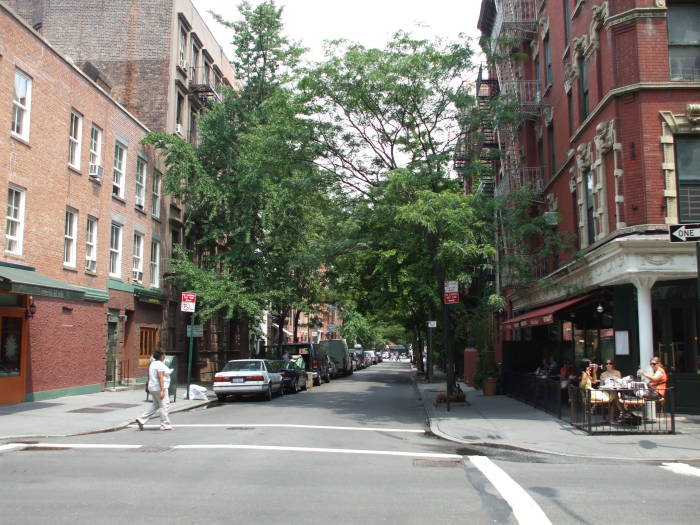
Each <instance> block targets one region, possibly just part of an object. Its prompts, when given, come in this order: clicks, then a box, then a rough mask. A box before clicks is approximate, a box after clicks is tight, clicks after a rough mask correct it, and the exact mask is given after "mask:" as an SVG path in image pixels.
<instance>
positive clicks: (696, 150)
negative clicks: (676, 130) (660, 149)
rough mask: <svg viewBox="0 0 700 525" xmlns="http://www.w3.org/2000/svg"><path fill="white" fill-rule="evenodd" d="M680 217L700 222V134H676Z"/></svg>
mask: <svg viewBox="0 0 700 525" xmlns="http://www.w3.org/2000/svg"><path fill="white" fill-rule="evenodd" d="M675 142H676V171H677V173H678V218H679V220H680V222H700V135H686V136H676V140H675Z"/></svg>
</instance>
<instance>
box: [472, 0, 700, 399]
mask: <svg viewBox="0 0 700 525" xmlns="http://www.w3.org/2000/svg"><path fill="white" fill-rule="evenodd" d="M479 28H480V30H481V32H482V35H483V36H485V37H487V40H486V41H485V42H486V44H485V45H487V46H489V48H490V51H494V52H496V53H500V54H507V53H509V52H512V51H513V50H515V51H517V52H518V53H519V55H520V57H521V58H522V57H526V58H525V59H524V60H523V59H510V60H503V61H496V62H494V64H492V66H491V68H490V70H491V78H489V81H490V82H491V84H493V85H494V86H495V87H494V88H493V89H488V88H490V87H491V86H490V85H485V88H487V89H485V90H483V91H484V93H483V96H499V97H509V99H510V100H512V101H515V102H516V103H517V104H518V106H519V108H520V110H521V113H522V116H523V117H522V119H521V121H520V122H519V124H517V125H513V126H500V127H498V129H497V130H496V131H497V135H498V147H499V149H500V151H501V157H500V162H499V166H498V171H497V173H496V175H495V177H494V180H493V181H492V182H493V188H494V191H495V193H496V194H499V195H506V194H508V192H510V191H513V190H514V189H516V188H518V187H522V186H523V185H529V186H530V187H531V188H533V190H534V193H535V198H534V202H533V210H534V213H537V214H549V215H548V216H549V217H551V219H552V221H551V222H552V228H554V229H555V230H556V231H557V233H559V234H560V235H568V236H569V237H570V238H571V239H572V240H571V242H570V248H569V249H568V250H565V251H563V252H562V253H559V254H557V256H556V257H554V258H552V257H550V258H549V259H548V260H545V261H542V262H541V264H540V266H539V268H538V273H537V282H523V281H522V280H519V279H518V276H517V275H514V274H513V273H512V272H511V271H509V269H508V268H503V267H502V268H501V275H500V284H501V286H502V291H503V293H504V295H506V297H507V298H508V304H509V308H508V313H507V316H506V317H507V318H506V319H505V320H504V322H503V324H502V328H503V330H502V332H501V337H502V339H503V341H504V343H503V362H504V366H513V367H521V368H523V367H531V368H532V369H533V370H534V368H535V366H536V364H537V363H538V362H539V360H540V359H541V358H542V357H547V356H548V355H550V354H551V355H555V356H556V357H557V358H558V359H559V360H560V361H561V360H562V359H571V360H573V361H576V362H580V361H581V360H583V359H584V358H594V359H601V360H602V359H615V360H616V361H617V364H618V368H620V369H621V370H622V371H623V373H625V374H631V373H634V372H636V370H637V368H639V367H642V368H646V367H647V366H648V363H649V359H650V358H651V357H652V356H654V355H658V356H660V357H662V358H663V359H664V361H665V362H666V364H667V368H668V369H669V370H670V371H671V374H672V377H673V382H674V386H675V387H676V399H677V403H678V408H679V409H680V410H687V411H699V410H700V404H699V403H698V401H697V398H698V396H697V393H698V391H700V381H698V380H699V379H700V376H698V333H699V332H698V326H699V323H698V292H697V264H696V253H695V252H696V249H695V248H696V247H695V246H694V245H693V243H681V242H679V243H670V242H669V225H672V224H678V223H693V222H698V221H700V171H699V170H700V4H698V3H697V2H694V1H684V0H607V1H602V0H483V1H482V5H481V16H480V21H479ZM502 233H503V234H504V235H506V236H507V232H502ZM505 244H506V246H507V241H506V243H505ZM534 284H537V286H533V285H534ZM524 347H527V348H529V349H531V350H528V351H527V352H525V353H523V348H524Z"/></svg>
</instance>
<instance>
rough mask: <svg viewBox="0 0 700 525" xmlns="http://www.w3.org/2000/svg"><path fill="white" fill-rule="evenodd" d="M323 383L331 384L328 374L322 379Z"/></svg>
mask: <svg viewBox="0 0 700 525" xmlns="http://www.w3.org/2000/svg"><path fill="white" fill-rule="evenodd" d="M323 382H324V383H330V382H331V376H330V374H326V377H324V378H323Z"/></svg>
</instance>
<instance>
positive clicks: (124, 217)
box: [0, 3, 169, 403]
mask: <svg viewBox="0 0 700 525" xmlns="http://www.w3.org/2000/svg"><path fill="white" fill-rule="evenodd" d="M0 26H2V28H3V32H2V34H1V35H0V115H4V116H5V117H4V119H5V122H6V123H8V124H7V127H6V128H5V131H4V132H3V133H0V192H2V195H4V196H5V198H6V199H7V200H6V210H7V211H6V217H5V236H4V249H3V251H2V258H1V260H0V304H1V305H2V306H0V315H2V320H1V321H0V403H11V402H19V401H24V400H38V399H47V398H51V397H57V396H60V395H66V394H71V393H82V392H91V391H99V390H101V389H102V388H104V386H105V384H107V385H109V384H110V383H111V382H116V381H118V380H120V379H125V378H130V379H131V380H133V379H134V378H136V377H139V376H140V375H143V370H145V368H143V367H144V365H147V362H148V357H149V356H150V353H151V351H152V350H153V349H154V348H155V346H156V345H158V344H159V333H160V330H161V326H162V324H163V316H164V305H165V300H164V297H165V296H164V294H163V292H162V285H163V281H162V273H163V268H162V264H161V259H162V258H164V257H165V256H166V255H167V254H168V253H169V248H168V246H169V243H168V242H167V233H168V229H167V223H166V222H165V221H164V220H163V219H164V217H165V213H164V208H165V204H164V201H163V199H162V196H161V187H160V184H161V179H160V177H161V175H160V171H159V170H162V168H161V167H160V166H159V161H158V158H157V157H156V156H155V155H154V152H153V151H151V150H149V149H148V148H147V147H144V146H142V145H141V143H140V142H141V140H142V139H143V138H144V136H145V135H146V134H147V133H148V128H146V126H145V125H144V124H143V123H141V122H140V121H139V120H138V119H137V118H136V117H135V116H134V115H132V114H130V113H129V112H128V111H127V110H126V109H125V108H124V107H123V106H121V105H120V104H119V103H118V102H117V101H115V100H114V99H113V98H112V97H110V96H109V95H108V94H107V93H106V92H105V90H104V89H102V87H100V86H99V85H98V84H97V83H96V82H94V81H93V80H92V79H91V78H90V77H89V76H88V75H87V74H86V73H85V72H84V71H82V70H81V69H79V68H78V67H77V66H76V65H74V63H72V61H71V60H70V59H68V58H66V57H65V56H63V55H62V54H61V53H59V52H58V51H57V50H56V49H55V48H54V47H52V46H51V45H50V44H48V43H47V42H46V41H45V40H44V39H43V37H42V36H41V35H39V34H38V33H37V32H36V31H35V30H34V29H32V28H31V27H30V26H29V25H27V24H26V23H25V22H23V21H22V20H20V18H18V16H17V15H16V14H14V13H13V12H12V11H11V10H9V9H8V8H7V7H5V6H4V5H3V4H1V3H0Z"/></svg>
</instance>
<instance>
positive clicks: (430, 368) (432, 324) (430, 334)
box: [425, 321, 437, 383]
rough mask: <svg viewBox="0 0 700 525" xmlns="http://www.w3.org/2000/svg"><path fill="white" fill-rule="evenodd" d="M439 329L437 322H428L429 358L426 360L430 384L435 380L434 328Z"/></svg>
mask: <svg viewBox="0 0 700 525" xmlns="http://www.w3.org/2000/svg"><path fill="white" fill-rule="evenodd" d="M436 327H437V321H428V358H427V359H426V360H425V361H426V363H425V367H426V368H427V369H428V370H427V376H428V383H430V382H432V379H433V328H436Z"/></svg>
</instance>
